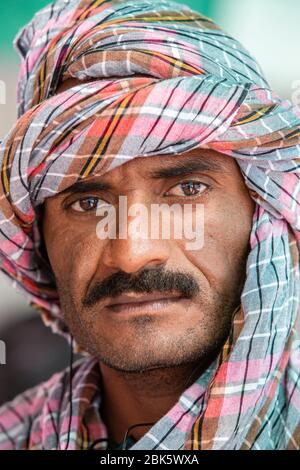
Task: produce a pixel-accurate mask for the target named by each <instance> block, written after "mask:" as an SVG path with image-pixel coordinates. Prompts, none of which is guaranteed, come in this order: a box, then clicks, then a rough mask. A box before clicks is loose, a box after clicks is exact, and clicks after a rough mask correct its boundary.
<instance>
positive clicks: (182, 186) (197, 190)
mask: <svg viewBox="0 0 300 470" xmlns="http://www.w3.org/2000/svg"><path fill="white" fill-rule="evenodd" d="M207 189H209V185H208V184H205V183H203V182H202V181H197V180H196V181H195V180H188V181H181V182H180V183H177V184H176V185H175V186H173V187H172V188H171V189H170V190H169V191H168V192H167V193H166V195H167V196H181V197H189V196H190V197H191V196H197V195H200V194H202V193H203V192H204V191H206V190H207Z"/></svg>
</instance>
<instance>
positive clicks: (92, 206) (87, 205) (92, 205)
mask: <svg viewBox="0 0 300 470" xmlns="http://www.w3.org/2000/svg"><path fill="white" fill-rule="evenodd" d="M99 202H103V201H101V199H100V198H99V197H85V198H84V199H78V200H77V201H75V202H73V203H72V204H70V207H71V208H72V209H73V210H74V211H77V212H91V211H93V210H96V209H97V208H98V203H99Z"/></svg>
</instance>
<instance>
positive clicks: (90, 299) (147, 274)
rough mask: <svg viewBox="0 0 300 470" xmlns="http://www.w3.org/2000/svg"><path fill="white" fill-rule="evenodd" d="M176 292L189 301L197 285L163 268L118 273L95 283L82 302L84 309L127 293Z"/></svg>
mask: <svg viewBox="0 0 300 470" xmlns="http://www.w3.org/2000/svg"><path fill="white" fill-rule="evenodd" d="M153 291H158V292H170V291H172V292H174V291H175V292H178V293H179V294H180V295H182V296H183V297H186V298H188V299H191V298H192V297H194V296H196V295H197V294H198V293H199V291H200V288H199V285H198V283H197V281H196V280H195V279H194V277H193V276H191V274H188V273H184V272H179V271H175V272H174V271H167V270H165V269H164V268H163V267H157V268H148V269H143V270H142V271H140V272H139V273H137V274H129V273H126V272H124V271H118V272H117V273H114V274H112V275H111V276H109V277H107V278H106V279H105V280H104V281H102V282H97V283H95V285H94V286H93V288H92V289H91V290H90V292H88V294H87V296H86V297H85V299H84V300H83V302H82V303H83V306H84V307H93V306H94V305H96V304H97V302H99V301H101V300H103V299H105V298H107V297H116V296H118V295H121V294H125V293H128V292H136V293H151V292H153Z"/></svg>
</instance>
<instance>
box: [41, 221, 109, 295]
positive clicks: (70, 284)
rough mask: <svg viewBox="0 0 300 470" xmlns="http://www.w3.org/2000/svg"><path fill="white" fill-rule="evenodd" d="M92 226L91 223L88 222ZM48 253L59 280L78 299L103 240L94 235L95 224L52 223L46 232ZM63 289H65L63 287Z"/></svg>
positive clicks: (84, 289) (92, 272)
mask: <svg viewBox="0 0 300 470" xmlns="http://www.w3.org/2000/svg"><path fill="white" fill-rule="evenodd" d="M91 225H92V224H91ZM45 241H46V246H47V251H48V256H49V259H50V262H51V266H52V269H53V271H54V273H55V276H56V278H57V281H58V283H59V284H60V286H63V287H64V288H65V287H67V288H68V290H69V291H70V292H72V297H73V298H74V299H78V298H81V297H82V295H83V294H84V293H85V291H86V287H87V285H88V283H89V282H90V280H91V278H92V277H93V274H94V272H95V271H96V270H97V266H98V264H99V258H100V257H101V252H102V249H103V246H102V245H103V243H104V242H103V241H101V240H99V239H98V238H97V236H96V225H95V224H93V226H90V225H89V224H87V226H85V227H84V228H83V227H80V224H79V223H78V224H77V226H74V224H68V223H64V224H52V226H51V228H50V229H49V230H47V233H46V234H45ZM64 291H65V289H64Z"/></svg>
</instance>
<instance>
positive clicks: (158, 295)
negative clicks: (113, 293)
mask: <svg viewBox="0 0 300 470" xmlns="http://www.w3.org/2000/svg"><path fill="white" fill-rule="evenodd" d="M181 297H182V295H181V294H179V293H178V292H173V293H172V292H169V293H168V292H153V293H151V294H150V293H149V294H148V293H146V294H123V295H118V296H117V297H115V298H114V299H112V300H111V301H110V302H109V303H108V304H107V305H106V306H107V307H111V306H112V305H120V304H131V303H138V302H151V301H155V300H162V299H172V298H173V299H179V298H181Z"/></svg>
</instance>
